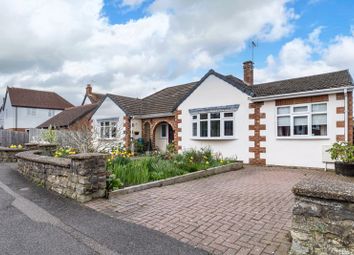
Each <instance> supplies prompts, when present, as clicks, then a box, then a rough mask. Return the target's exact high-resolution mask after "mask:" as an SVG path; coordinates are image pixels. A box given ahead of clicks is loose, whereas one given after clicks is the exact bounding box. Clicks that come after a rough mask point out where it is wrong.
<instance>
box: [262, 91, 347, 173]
mask: <svg viewBox="0 0 354 255" xmlns="http://www.w3.org/2000/svg"><path fill="white" fill-rule="evenodd" d="M339 106H344V101H343V100H336V96H335V95H330V96H329V101H328V102H327V119H328V127H327V132H328V138H327V139H323V138H314V137H310V138H308V139H306V138H303V139H298V138H297V139H294V138H288V139H286V138H285V139H284V138H277V137H276V106H275V101H271V102H265V103H264V106H262V108H261V111H262V112H265V113H266V119H263V120H262V123H265V124H266V130H264V131H262V132H261V135H265V136H266V137H267V140H266V142H262V143H261V144H262V146H265V147H266V150H267V151H266V153H264V154H261V158H265V159H266V162H267V165H284V166H299V167H320V168H323V167H325V164H324V163H323V162H322V146H323V145H332V144H333V143H335V142H336V135H337V134H343V133H344V128H337V127H336V121H337V120H344V114H342V115H339V114H336V108H337V107H339Z"/></svg>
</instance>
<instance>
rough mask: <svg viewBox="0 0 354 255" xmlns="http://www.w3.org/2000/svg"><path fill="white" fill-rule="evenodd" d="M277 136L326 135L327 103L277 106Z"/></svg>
mask: <svg viewBox="0 0 354 255" xmlns="http://www.w3.org/2000/svg"><path fill="white" fill-rule="evenodd" d="M276 122H277V136H278V137H326V136H327V132H328V131H327V127H328V122H327V103H313V104H304V105H289V106H279V107H277V118H276Z"/></svg>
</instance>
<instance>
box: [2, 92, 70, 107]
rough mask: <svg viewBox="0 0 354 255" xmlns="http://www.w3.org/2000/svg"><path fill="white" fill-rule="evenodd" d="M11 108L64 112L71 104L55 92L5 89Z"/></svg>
mask: <svg viewBox="0 0 354 255" xmlns="http://www.w3.org/2000/svg"><path fill="white" fill-rule="evenodd" d="M7 93H8V95H9V97H10V100H11V105H12V106H18V107H31V108H43V109H56V110H64V109H65V108H69V107H73V105H72V104H71V103H69V102H68V101H66V100H65V99H64V98H62V97H61V96H59V95H58V94H57V93H55V92H50V91H40V90H32V89H23V88H10V87H8V88H7Z"/></svg>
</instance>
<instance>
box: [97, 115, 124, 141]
mask: <svg viewBox="0 0 354 255" xmlns="http://www.w3.org/2000/svg"><path fill="white" fill-rule="evenodd" d="M107 122H108V123H109V124H108V125H105V123H107ZM114 122H115V125H112V123H114ZM102 123H103V125H102ZM97 126H98V129H99V138H100V139H101V140H114V139H118V138H119V134H118V119H102V120H97ZM106 128H108V129H109V131H108V132H109V137H105V135H104V134H105V131H106V130H105V129H106ZM113 128H115V136H112V133H113V132H112V131H113V130H114V129H113ZM102 129H103V133H102Z"/></svg>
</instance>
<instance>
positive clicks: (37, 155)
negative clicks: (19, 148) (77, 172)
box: [16, 150, 71, 168]
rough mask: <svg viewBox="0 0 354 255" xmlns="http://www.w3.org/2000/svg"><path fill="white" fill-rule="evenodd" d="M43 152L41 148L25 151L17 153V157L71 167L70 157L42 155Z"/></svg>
mask: <svg viewBox="0 0 354 255" xmlns="http://www.w3.org/2000/svg"><path fill="white" fill-rule="evenodd" d="M41 153H42V151H40V150H34V151H24V152H20V153H18V154H16V157H17V158H20V159H25V160H29V161H34V162H37V163H43V164H51V165H56V166H62V167H66V168H70V163H71V160H70V159H68V158H55V157H50V156H45V155H41Z"/></svg>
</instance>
